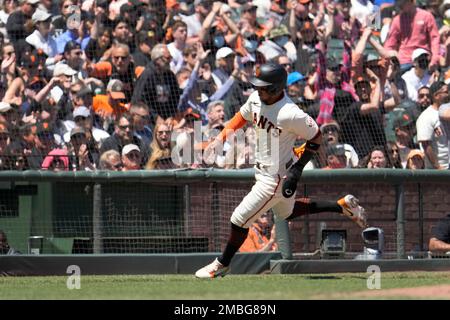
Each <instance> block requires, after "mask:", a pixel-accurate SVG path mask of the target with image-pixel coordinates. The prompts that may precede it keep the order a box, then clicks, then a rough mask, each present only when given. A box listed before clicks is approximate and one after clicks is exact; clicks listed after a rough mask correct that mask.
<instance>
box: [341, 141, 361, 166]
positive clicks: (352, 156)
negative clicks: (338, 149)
mask: <svg viewBox="0 0 450 320" xmlns="http://www.w3.org/2000/svg"><path fill="white" fill-rule="evenodd" d="M344 150H345V157H346V158H347V168H356V167H357V166H358V164H359V157H358V154H357V153H356V151H355V148H353V147H352V146H351V145H349V144H347V143H344Z"/></svg>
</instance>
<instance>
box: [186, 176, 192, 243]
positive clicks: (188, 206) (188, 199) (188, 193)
mask: <svg viewBox="0 0 450 320" xmlns="http://www.w3.org/2000/svg"><path fill="white" fill-rule="evenodd" d="M190 217H191V189H190V186H189V184H187V183H186V184H185V185H184V235H185V236H186V237H189V236H190V235H191V231H190V230H189V223H190V221H189V219H190Z"/></svg>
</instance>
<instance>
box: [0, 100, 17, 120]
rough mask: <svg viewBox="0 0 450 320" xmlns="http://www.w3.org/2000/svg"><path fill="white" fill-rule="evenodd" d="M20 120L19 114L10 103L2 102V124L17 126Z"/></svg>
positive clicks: (0, 114)
mask: <svg viewBox="0 0 450 320" xmlns="http://www.w3.org/2000/svg"><path fill="white" fill-rule="evenodd" d="M17 118H18V112H17V110H15V109H14V108H13V106H11V104H9V103H8V102H5V101H2V102H0V123H8V124H9V125H15V124H16V122H17V120H18V119H17Z"/></svg>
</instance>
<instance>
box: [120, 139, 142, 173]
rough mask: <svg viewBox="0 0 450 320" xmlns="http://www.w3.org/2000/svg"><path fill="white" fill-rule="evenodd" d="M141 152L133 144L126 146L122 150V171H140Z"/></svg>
mask: <svg viewBox="0 0 450 320" xmlns="http://www.w3.org/2000/svg"><path fill="white" fill-rule="evenodd" d="M141 162H142V155H141V150H140V149H139V147H138V146H137V145H135V144H132V143H131V144H127V145H126V146H125V147H123V149H122V163H123V169H122V170H123V171H130V170H140V169H142V163H141Z"/></svg>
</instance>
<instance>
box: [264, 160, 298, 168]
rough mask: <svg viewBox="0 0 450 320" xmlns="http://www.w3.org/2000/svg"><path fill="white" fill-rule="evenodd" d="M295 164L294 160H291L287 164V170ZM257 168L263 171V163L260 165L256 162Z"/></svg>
mask: <svg viewBox="0 0 450 320" xmlns="http://www.w3.org/2000/svg"><path fill="white" fill-rule="evenodd" d="M293 162H294V160H292V159H291V160H289V161H288V162H287V163H286V169H289V168H290V167H291V165H292V163H293ZM256 168H258V169H259V170H262V164H261V163H259V162H256Z"/></svg>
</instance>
